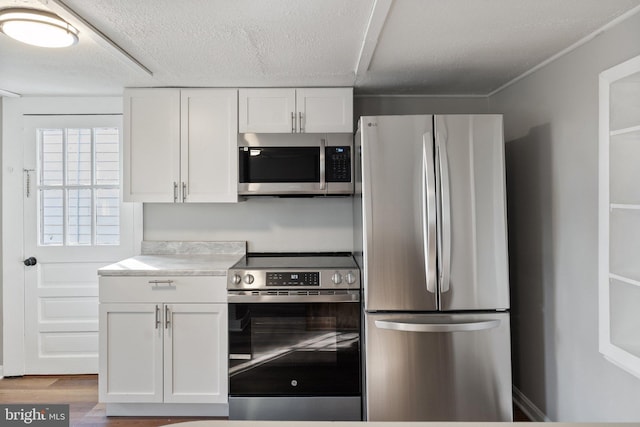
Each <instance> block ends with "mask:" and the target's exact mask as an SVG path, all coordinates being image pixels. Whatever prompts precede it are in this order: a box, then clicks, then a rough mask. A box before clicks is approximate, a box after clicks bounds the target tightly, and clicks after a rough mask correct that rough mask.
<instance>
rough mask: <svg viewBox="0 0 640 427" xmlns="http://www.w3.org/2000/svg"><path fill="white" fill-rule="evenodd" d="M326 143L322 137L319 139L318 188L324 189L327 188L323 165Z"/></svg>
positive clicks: (325, 172)
mask: <svg viewBox="0 0 640 427" xmlns="http://www.w3.org/2000/svg"><path fill="white" fill-rule="evenodd" d="M326 145H327V141H326V140H325V139H324V138H322V139H321V140H320V189H321V190H324V189H326V188H327V171H326V167H325V157H326Z"/></svg>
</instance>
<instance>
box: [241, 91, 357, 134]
mask: <svg viewBox="0 0 640 427" xmlns="http://www.w3.org/2000/svg"><path fill="white" fill-rule="evenodd" d="M238 107H239V112H238V130H239V132H240V133H246V132H255V133H352V132H353V88H306V89H271V88H264V89H240V90H239V92H238Z"/></svg>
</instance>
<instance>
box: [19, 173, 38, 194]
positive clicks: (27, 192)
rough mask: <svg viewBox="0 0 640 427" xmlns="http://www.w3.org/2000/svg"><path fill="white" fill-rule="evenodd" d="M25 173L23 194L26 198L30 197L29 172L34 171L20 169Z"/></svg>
mask: <svg viewBox="0 0 640 427" xmlns="http://www.w3.org/2000/svg"><path fill="white" fill-rule="evenodd" d="M22 171H23V172H24V173H25V175H26V178H25V194H26V196H27V198H28V197H31V172H34V171H35V169H22Z"/></svg>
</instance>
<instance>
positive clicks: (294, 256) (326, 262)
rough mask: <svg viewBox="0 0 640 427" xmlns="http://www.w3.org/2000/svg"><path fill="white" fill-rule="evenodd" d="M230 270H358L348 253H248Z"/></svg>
mask: <svg viewBox="0 0 640 427" xmlns="http://www.w3.org/2000/svg"><path fill="white" fill-rule="evenodd" d="M232 268H240V269H283V268H284V269H295V268H313V269H349V268H358V267H357V265H356V262H355V260H354V259H353V256H352V255H351V254H348V253H249V254H247V255H246V256H245V257H244V258H242V259H241V260H240V261H238V262H237V263H236V264H235V265H234V266H233V267H232Z"/></svg>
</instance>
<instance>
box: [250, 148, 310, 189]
mask: <svg viewBox="0 0 640 427" xmlns="http://www.w3.org/2000/svg"><path fill="white" fill-rule="evenodd" d="M238 165H239V177H240V182H249V183H263V182H264V183H266V182H285V183H286V182H320V148H319V147H240V152H239V163H238Z"/></svg>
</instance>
